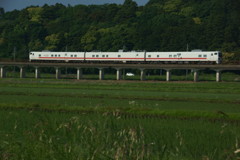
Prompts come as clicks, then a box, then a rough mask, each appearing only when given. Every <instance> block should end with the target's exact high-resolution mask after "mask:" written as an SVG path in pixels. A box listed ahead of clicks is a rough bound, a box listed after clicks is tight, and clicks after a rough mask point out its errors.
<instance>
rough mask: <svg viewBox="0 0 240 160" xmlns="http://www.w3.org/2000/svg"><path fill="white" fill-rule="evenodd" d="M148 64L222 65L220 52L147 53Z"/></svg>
mask: <svg viewBox="0 0 240 160" xmlns="http://www.w3.org/2000/svg"><path fill="white" fill-rule="evenodd" d="M146 61H147V62H173V63H178V62H190V63H191V62H195V63H201V62H205V63H207V62H209V63H211V62H214V63H216V64H219V63H221V52H219V51H207V52H204V51H192V52H146Z"/></svg>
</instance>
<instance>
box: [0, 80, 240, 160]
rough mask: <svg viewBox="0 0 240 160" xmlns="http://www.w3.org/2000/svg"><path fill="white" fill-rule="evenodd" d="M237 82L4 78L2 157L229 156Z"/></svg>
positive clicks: (239, 91) (234, 146)
mask: <svg viewBox="0 0 240 160" xmlns="http://www.w3.org/2000/svg"><path fill="white" fill-rule="evenodd" d="M239 95H240V84H239V83H237V82H224V83H215V82H208V83H205V82H204V83H189V82H187V83H184V82H181V83H165V82H154V81H151V82H147V83H144V82H137V81H130V82H129V81H126V82H125V81H120V82H117V81H111V80H107V81H84V80H82V81H76V80H58V81H56V80H50V79H39V80H34V79H31V78H29V79H22V80H20V79H1V80H0V137H1V138H0V159H80V160H85V159H104V160H105V159H116V160H117V159H118V160H120V159H121V160H122V159H134V160H135V159H156V160H158V159H163V160H165V159H166V160H173V159H174V160H175V159H180V160H191V159H196V160H198V159H199V160H215V159H216V160H226V159H229V160H232V159H238V157H240V153H239V149H240V144H239V141H240V134H239V133H240V127H239V125H240V114H239V113H240V96H239Z"/></svg>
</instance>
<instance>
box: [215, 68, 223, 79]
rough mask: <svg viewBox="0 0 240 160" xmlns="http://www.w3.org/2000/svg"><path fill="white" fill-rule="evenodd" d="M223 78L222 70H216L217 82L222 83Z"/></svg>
mask: <svg viewBox="0 0 240 160" xmlns="http://www.w3.org/2000/svg"><path fill="white" fill-rule="evenodd" d="M221 78H222V77H221V70H216V82H220V81H221Z"/></svg>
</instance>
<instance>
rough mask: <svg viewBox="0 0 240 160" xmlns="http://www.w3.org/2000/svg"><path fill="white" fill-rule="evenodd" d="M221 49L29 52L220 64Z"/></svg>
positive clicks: (49, 58)
mask: <svg viewBox="0 0 240 160" xmlns="http://www.w3.org/2000/svg"><path fill="white" fill-rule="evenodd" d="M221 59H222V53H221V52H220V51H200V50H193V51H191V52H137V51H131V52H123V51H118V52H50V51H42V52H35V51H32V52H30V53H29V60H30V61H43V62H81V63H83V62H86V63H87V62H98V63H100V62H105V63H107V62H111V63H114V62H115V63H196V64H203V63H207V64H209V63H211V64H213V63H214V64H220V63H221Z"/></svg>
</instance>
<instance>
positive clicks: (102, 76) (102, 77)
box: [99, 68, 104, 80]
mask: <svg viewBox="0 0 240 160" xmlns="http://www.w3.org/2000/svg"><path fill="white" fill-rule="evenodd" d="M103 79H104V68H99V80H103Z"/></svg>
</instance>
